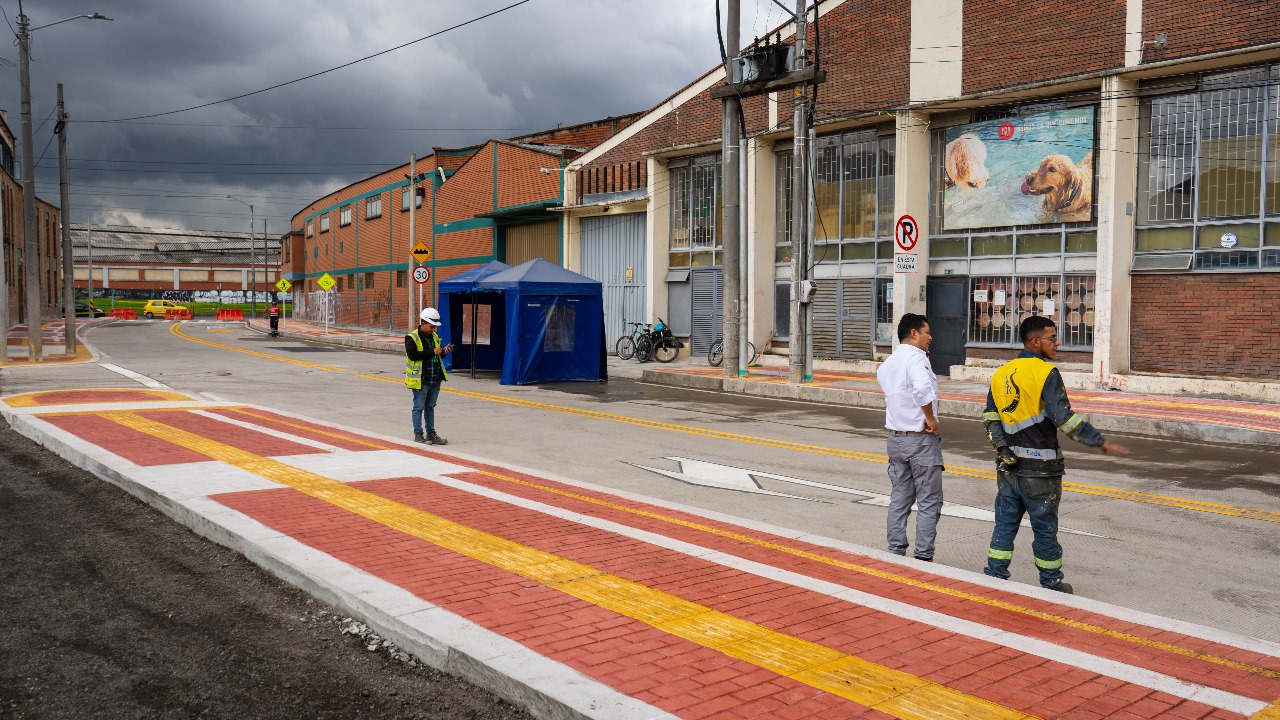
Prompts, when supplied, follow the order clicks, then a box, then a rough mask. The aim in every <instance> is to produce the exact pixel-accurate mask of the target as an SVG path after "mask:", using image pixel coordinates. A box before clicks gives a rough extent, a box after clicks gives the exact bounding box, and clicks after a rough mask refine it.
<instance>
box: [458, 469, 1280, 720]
mask: <svg viewBox="0 0 1280 720" xmlns="http://www.w3.org/2000/svg"><path fill="white" fill-rule="evenodd" d="M433 480H435V481H436V482H439V483H441V484H443V485H447V486H449V487H452V488H455V489H457V490H463V491H465V492H470V493H473V494H475V495H480V496H482V497H486V498H489V499H491V500H497V501H500V502H504V503H507V504H510V505H515V506H516V507H522V508H526V509H529V510H534V511H537V512H540V513H543V514H545V515H550V516H552V517H556V518H560V519H562V520H568V521H570V522H574V523H578V524H580V525H586V526H588V527H593V528H597V529H599V530H605V531H608V532H611V533H615V534H617V535H621V536H623V537H627V538H631V539H633V540H640V541H641V542H646V543H649V544H651V545H655V546H657V547H661V548H665V549H667V550H671V551H673V552H678V553H680V554H682V555H688V556H690V557H696V558H699V559H702V560H706V561H708V562H713V563H716V564H718V565H722V566H724V567H728V568H732V569H734V570H738V571H740V572H745V573H749V574H751V575H755V576H757V577H761V578H766V579H770V580H775V581H777V582H781V583H785V584H788V585H792V586H795V587H799V588H804V589H806V590H811V591H813V592H816V593H820V594H822V595H826V596H828V597H833V598H837V599H840V600H845V601H847V602H850V603H855V604H858V605H862V606H865V607H869V608H871V609H873V610H878V611H880V612H883V613H886V614H889V615H893V616H894V617H899V618H903V619H906V620H912V621H915V622H920V623H924V624H927V625H931V626H933V627H936V628H940V629H942V630H946V631H948V632H953V633H955V634H957V635H964V636H967V637H972V638H976V639H979V640H986V641H988V642H992V643H995V644H996V645H1001V646H1004V647H1010V648H1013V649H1015V650H1020V651H1022V652H1025V653H1028V654H1031V655H1035V656H1038V657H1042V658H1045V659H1046V660H1053V661H1056V662H1060V663H1064V664H1066V665H1069V666H1072V667H1078V668H1083V669H1085V670H1089V671H1090V672H1095V673H1097V674H1099V675H1105V676H1107V677H1112V678H1115V679H1117V680H1121V681H1124V682H1127V683H1133V684H1135V685H1142V686H1144V687H1148V688H1151V689H1153V690H1159V691H1161V692H1166V693H1169V694H1170V695H1174V696H1177V697H1181V698H1186V699H1188V700H1195V701H1196V702H1202V703H1205V704H1206V705H1211V706H1213V707H1217V708H1222V709H1224V710H1229V711H1231V712H1237V713H1241V714H1243V715H1252V714H1254V713H1256V712H1258V711H1260V710H1262V709H1263V708H1265V707H1266V706H1267V704H1266V703H1265V702H1262V701H1259V700H1254V699H1253V698H1248V697H1244V696H1243V695H1236V694H1235V693H1230V692H1227V691H1224V690H1218V689H1216V688H1211V687H1207V686H1205V685H1201V684H1199V683H1193V682H1189V681H1186V680H1181V679H1179V678H1176V677H1173V676H1171V675H1166V674H1164V673H1160V672H1155V671H1153V670H1147V669H1145V668H1140V667H1137V666H1134V665H1129V664H1127V663H1122V662H1118V661H1115V660H1111V659H1109V658H1104V657H1099V656H1097V655H1093V654H1090V653H1086V652H1082V651H1080V650H1074V649H1072V648H1067V647H1063V646H1060V645H1057V644H1054V643H1051V642H1048V641H1046V640H1040V639H1038V638H1032V637H1027V636H1025V635H1019V634H1017V633H1013V632H1009V631H1007V630H1001V629H999V628H993V627H990V626H987V625H982V624H980V623H976V622H973V621H971V620H964V619H962V618H957V617H953V616H951V615H946V614H943V613H940V612H937V611H934V610H928V609H925V608H921V607H918V606H915V605H910V604H908V603H904V602H899V601H897V600H891V599H889V598H885V597H881V596H879V595H873V594H871V593H867V592H863V591H860V590H855V589H853V588H849V587H846V586H844V585H839V584H837V583H833V582H828V581H825V580H818V579H816V578H811V577H809V576H807V575H802V574H800V573H795V572H791V571H790V570H783V569H781V568H778V567H774V566H772V565H766V564H764V563H758V562H755V561H753V560H746V559H743V558H740V557H737V556H735V555H730V554H728V553H724V552H720V551H716V550H712V549H711V548H706V547H702V546H700V545H695V544H693V543H688V542H685V541H683V540H676V539H674V538H670V537H667V536H665V535H659V534H657V533H653V532H649V531H647V530H639V529H637V528H633V527H630V526H627V525H622V524H620V523H616V522H613V521H611V520H603V519H600V518H596V517H592V516H590V515H583V514H581V513H577V512H574V511H572V510H566V509H564V508H560V507H555V506H553V505H547V504H545V503H541V502H538V501H536V500H529V499H527V498H522V497H517V496H515V495H509V494H507V493H504V492H501V491H498V490H493V489H491V488H486V487H483V486H481V485H476V484H473V483H470V482H466V481H463V480H456V479H453V478H433Z"/></svg>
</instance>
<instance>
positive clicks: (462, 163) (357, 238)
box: [281, 115, 636, 330]
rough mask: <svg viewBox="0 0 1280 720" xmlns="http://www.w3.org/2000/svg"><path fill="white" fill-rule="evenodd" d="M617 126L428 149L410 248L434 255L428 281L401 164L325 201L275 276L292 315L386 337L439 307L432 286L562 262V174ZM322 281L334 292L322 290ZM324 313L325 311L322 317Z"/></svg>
mask: <svg viewBox="0 0 1280 720" xmlns="http://www.w3.org/2000/svg"><path fill="white" fill-rule="evenodd" d="M635 117H636V116H635V115H630V116H622V117H616V118H607V119H604V120H600V121H596V122H590V123H584V124H581V125H574V126H569V127H563V128H557V129H555V130H551V131H547V132H542V133H535V134H532V135H525V136H521V137H518V138H513V139H510V140H490V141H488V142H486V143H483V144H480V145H475V146H472V147H467V148H458V149H447V148H434V149H433V150H432V152H431V154H429V155H426V156H424V157H420V158H418V159H417V166H416V171H417V173H418V176H419V178H420V180H419V182H418V189H419V194H418V196H417V199H416V201H415V206H414V211H413V213H412V214H413V215H414V224H415V227H414V238H413V239H414V243H421V244H423V245H425V246H426V247H427V248H429V249H430V251H431V253H430V257H429V258H428V259H427V260H426V262H425V263H424V264H425V266H426V267H427V268H428V269H430V271H431V279H430V281H429V282H428V283H426V284H424V285H423V286H422V287H421V288H420V289H419V288H418V286H417V284H416V283H415V282H414V281H413V280H412V279H411V277H410V272H411V271H412V266H413V265H414V264H415V263H414V262H413V261H412V259H411V257H410V253H409V251H410V249H411V247H412V245H413V244H412V243H410V242H409V238H410V233H409V230H410V225H409V216H410V214H411V213H410V208H409V203H410V199H411V198H413V197H414V192H413V188H411V187H410V177H409V176H410V168H409V165H408V164H407V163H406V164H405V165H401V166H399V167H395V168H392V169H390V170H387V171H386V172H383V173H379V174H378V175H375V176H373V177H370V178H366V179H364V180H361V181H359V182H356V183H352V184H351V185H348V186H347V187H344V188H342V189H341V190H338V191H336V192H333V193H330V194H329V195H326V196H325V197H323V198H320V199H318V200H316V201H315V202H313V203H311V204H310V205H308V206H307V207H305V208H303V209H302V210H301V211H299V212H298V213H297V214H295V215H294V217H293V222H292V229H291V232H290V234H289V235H288V236H287V238H288V239H287V240H285V241H284V243H283V247H284V254H283V255H282V258H281V262H282V270H283V272H284V275H285V277H287V278H288V279H289V280H290V281H291V282H293V283H295V285H296V286H297V287H295V306H294V314H295V316H297V317H300V318H312V319H321V318H323V317H325V314H326V312H328V313H330V315H329V317H330V318H331V319H332V321H333V322H335V323H336V324H338V325H347V326H353V327H366V328H384V329H388V330H395V329H405V328H408V327H411V326H412V325H413V324H414V323H413V322H412V321H411V320H410V318H409V311H410V307H412V306H417V300H416V298H414V297H411V296H410V293H411V292H413V293H414V294H415V295H417V294H418V292H419V290H420V291H421V295H422V303H423V304H425V305H433V304H435V303H436V301H437V297H436V287H437V283H438V282H439V281H441V280H444V279H447V278H450V277H453V276H454V275H457V274H459V273H462V272H465V271H466V270H469V269H471V268H473V267H476V266H478V265H483V264H484V263H487V262H489V261H491V260H495V259H496V260H501V261H503V262H506V263H508V264H519V263H522V262H525V261H527V260H531V259H533V258H536V257H540V258H544V259H546V260H549V261H551V262H554V263H558V264H559V263H563V261H564V257H563V247H562V243H561V238H562V236H563V234H564V233H563V227H562V218H561V216H560V215H559V214H558V213H555V212H553V211H554V210H555V209H556V208H559V207H560V206H561V205H562V204H563V188H562V178H563V173H562V169H563V168H564V165H565V164H566V163H567V162H568V161H570V160H572V159H573V158H575V157H577V156H578V155H580V154H581V153H583V152H585V151H586V150H588V149H590V148H591V147H593V146H595V145H597V144H599V143H600V142H602V141H603V140H605V139H607V138H609V137H611V136H613V135H614V134H616V133H617V132H619V131H620V130H621V129H622V128H625V127H626V126H627V124H629V123H630V122H631V121H632V120H634V118H635ZM325 274H328V275H329V276H330V277H332V278H333V279H334V280H335V281H336V284H335V285H334V286H333V288H332V291H331V292H324V291H322V290H321V288H320V287H319V286H318V285H317V281H318V280H319V279H320V278H321V277H322V276H323V275H325ZM325 303H331V305H330V307H328V308H326V307H325Z"/></svg>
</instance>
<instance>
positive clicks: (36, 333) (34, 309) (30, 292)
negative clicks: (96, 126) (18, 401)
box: [18, 4, 44, 362]
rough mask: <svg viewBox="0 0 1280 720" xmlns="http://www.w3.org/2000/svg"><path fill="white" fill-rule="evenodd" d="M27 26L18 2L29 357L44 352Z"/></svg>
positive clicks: (35, 360) (38, 356)
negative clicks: (41, 335) (41, 328)
mask: <svg viewBox="0 0 1280 720" xmlns="http://www.w3.org/2000/svg"><path fill="white" fill-rule="evenodd" d="M30 26H31V23H30V21H29V20H28V19H27V16H26V15H25V14H23V12H22V6H21V4H19V6H18V74H19V76H20V77H19V82H20V84H21V86H22V108H21V110H22V233H23V235H24V237H25V243H24V244H23V248H24V250H23V253H22V271H23V278H24V279H25V282H26V293H25V295H26V299H25V302H26V306H27V307H26V310H27V313H26V315H27V317H26V320H27V344H28V345H29V346H30V351H31V357H30V359H31V361H32V362H39V361H40V360H41V358H42V357H43V355H44V345H43V342H42V339H41V337H40V247H39V245H38V243H37V242H36V167H35V164H36V160H35V157H33V153H32V149H31V34H30V32H29V31H28V28H29V27H30Z"/></svg>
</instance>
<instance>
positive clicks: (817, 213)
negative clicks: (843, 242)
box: [813, 136, 840, 242]
mask: <svg viewBox="0 0 1280 720" xmlns="http://www.w3.org/2000/svg"><path fill="white" fill-rule="evenodd" d="M813 239H814V241H815V242H824V241H828V240H831V241H838V240H839V239H840V138H839V136H836V137H823V138H818V142H817V147H815V148H814V152H813Z"/></svg>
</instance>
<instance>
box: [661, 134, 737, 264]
mask: <svg viewBox="0 0 1280 720" xmlns="http://www.w3.org/2000/svg"><path fill="white" fill-rule="evenodd" d="M720 168H721V161H720V153H718V152H716V153H711V154H707V155H698V156H696V157H692V158H689V159H687V160H686V159H683V158H682V159H681V160H679V161H673V162H671V163H670V164H668V166H667V172H668V180H669V183H668V184H669V187H670V192H671V200H670V202H669V203H668V208H669V209H668V219H669V222H670V235H669V237H668V241H667V243H668V248H667V250H668V263H669V265H668V267H673V268H677V267H681V268H682V267H714V266H718V265H719V264H720V260H721V252H722V250H723V248H722V247H721V245H720V236H719V228H720V224H721V222H722V220H723V217H724V198H723V197H722V195H721V178H720Z"/></svg>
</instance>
